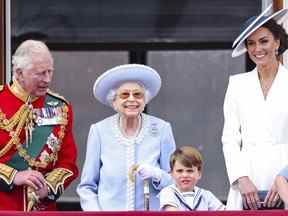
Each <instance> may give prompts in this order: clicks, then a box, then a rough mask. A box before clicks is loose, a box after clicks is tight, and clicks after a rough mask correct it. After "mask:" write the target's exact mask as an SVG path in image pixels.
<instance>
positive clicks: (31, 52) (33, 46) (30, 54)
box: [12, 40, 50, 74]
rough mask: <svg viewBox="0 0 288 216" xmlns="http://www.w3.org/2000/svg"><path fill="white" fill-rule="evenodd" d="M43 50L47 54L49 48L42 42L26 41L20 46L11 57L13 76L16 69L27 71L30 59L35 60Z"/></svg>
mask: <svg viewBox="0 0 288 216" xmlns="http://www.w3.org/2000/svg"><path fill="white" fill-rule="evenodd" d="M43 50H45V51H48V52H49V48H48V47H47V46H46V44H45V43H43V42H42V41H36V40H26V41H24V42H23V43H22V44H20V46H19V47H18V48H17V50H16V51H15V53H14V55H13V56H12V65H13V68H12V70H13V74H15V71H16V70H17V69H18V68H20V69H29V68H30V67H31V66H32V65H31V61H32V58H37V55H38V54H41V53H43ZM49 53H50V52H49Z"/></svg>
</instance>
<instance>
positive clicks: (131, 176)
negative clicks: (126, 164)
mask: <svg viewBox="0 0 288 216" xmlns="http://www.w3.org/2000/svg"><path fill="white" fill-rule="evenodd" d="M138 167H139V165H136V164H135V165H133V166H131V167H130V169H129V172H128V177H129V180H130V181H132V182H135V172H136V170H137V169H138ZM143 191H144V210H145V211H149V180H148V179H145V180H143Z"/></svg>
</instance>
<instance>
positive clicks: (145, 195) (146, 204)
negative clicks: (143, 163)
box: [143, 179, 149, 211]
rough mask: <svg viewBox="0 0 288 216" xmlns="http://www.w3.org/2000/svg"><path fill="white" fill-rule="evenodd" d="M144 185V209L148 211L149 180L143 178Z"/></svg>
mask: <svg viewBox="0 0 288 216" xmlns="http://www.w3.org/2000/svg"><path fill="white" fill-rule="evenodd" d="M143 185H144V210H145V211H149V181H148V180H147V179H145V180H144V181H143Z"/></svg>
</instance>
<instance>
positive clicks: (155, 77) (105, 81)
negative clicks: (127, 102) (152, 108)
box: [93, 64, 161, 106]
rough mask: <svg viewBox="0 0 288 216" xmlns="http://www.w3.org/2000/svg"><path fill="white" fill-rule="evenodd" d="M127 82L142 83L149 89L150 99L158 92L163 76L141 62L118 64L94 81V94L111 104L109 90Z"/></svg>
mask: <svg viewBox="0 0 288 216" xmlns="http://www.w3.org/2000/svg"><path fill="white" fill-rule="evenodd" d="M125 82H137V83H140V84H142V85H143V86H144V88H145V89H146V90H148V91H149V93H150V96H151V97H150V99H152V98H153V97H155V96H156V95H157V94H158V92H159V90H160V87H161V78H160V76H159V74H158V73H157V72H156V71H155V70H154V69H153V68H151V67H148V66H146V65H140V64H126V65H120V66H116V67H114V68H112V69H110V70H107V71H106V72H105V73H103V74H102V75H101V76H99V77H98V78H97V80H96V81H95V83H94V86H93V94H94V96H95V98H96V99H97V100H99V101H100V102H101V103H103V104H105V105H107V106H111V104H110V103H109V101H108V100H107V96H108V94H109V91H110V90H112V89H116V88H118V87H119V86H120V85H121V84H123V83H125Z"/></svg>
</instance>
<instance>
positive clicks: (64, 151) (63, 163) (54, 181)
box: [46, 106, 78, 200]
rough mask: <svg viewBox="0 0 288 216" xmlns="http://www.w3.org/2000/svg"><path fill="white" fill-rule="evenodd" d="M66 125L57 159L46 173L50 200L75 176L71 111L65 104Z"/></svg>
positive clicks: (57, 195) (76, 172) (76, 173)
mask: <svg viewBox="0 0 288 216" xmlns="http://www.w3.org/2000/svg"><path fill="white" fill-rule="evenodd" d="M67 108H68V112H67V115H68V116H67V119H68V122H67V126H66V129H65V134H64V138H63V140H62V143H61V147H60V150H59V152H58V159H57V162H56V164H55V166H54V169H53V170H52V171H51V172H49V173H48V174H47V175H46V182H47V184H48V186H49V195H53V196H51V197H52V198H51V200H55V199H57V198H58V197H59V196H60V195H61V194H62V193H63V192H64V190H65V188H66V187H68V185H70V183H71V182H72V181H73V180H74V179H75V178H77V176H78V168H77V165H76V159H77V147H76V144H75V141H74V137H73V132H72V123H73V111H72V107H71V106H67Z"/></svg>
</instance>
